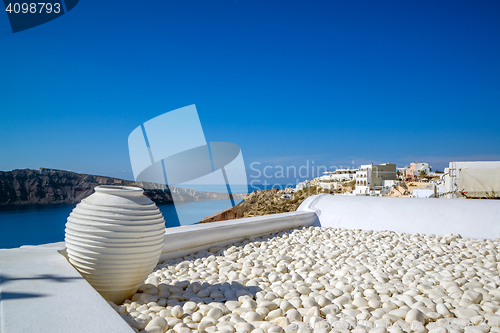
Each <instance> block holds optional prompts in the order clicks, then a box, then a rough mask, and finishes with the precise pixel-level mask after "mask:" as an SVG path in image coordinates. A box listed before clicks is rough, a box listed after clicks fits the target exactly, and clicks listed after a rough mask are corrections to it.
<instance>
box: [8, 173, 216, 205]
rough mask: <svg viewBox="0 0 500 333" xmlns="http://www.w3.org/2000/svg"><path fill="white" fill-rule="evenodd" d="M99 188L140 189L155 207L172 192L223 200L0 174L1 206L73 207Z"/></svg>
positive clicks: (156, 188) (62, 176) (74, 176)
mask: <svg viewBox="0 0 500 333" xmlns="http://www.w3.org/2000/svg"><path fill="white" fill-rule="evenodd" d="M99 185H121V186H137V187H141V188H143V189H144V194H145V195H146V196H147V197H148V198H150V199H151V200H153V202H155V203H156V204H167V203H172V192H174V193H177V194H179V197H180V198H181V200H182V201H185V202H189V201H200V200H221V199H225V195H224V194H222V193H211V192H202V191H194V190H189V189H183V188H178V187H168V186H166V185H162V184H154V183H145V182H133V181H129V180H123V179H118V178H112V177H104V176H94V175H87V174H80V173H75V172H70V171H63V170H53V169H44V168H40V170H30V169H22V170H13V171H0V205H3V206H8V205H33V204H74V203H77V202H80V201H81V200H82V199H84V198H86V197H88V196H89V195H91V194H92V193H93V192H94V187H96V186H99Z"/></svg>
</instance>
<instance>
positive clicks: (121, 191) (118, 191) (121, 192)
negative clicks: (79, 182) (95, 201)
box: [94, 185, 144, 197]
mask: <svg viewBox="0 0 500 333" xmlns="http://www.w3.org/2000/svg"><path fill="white" fill-rule="evenodd" d="M94 190H95V191H96V192H97V193H104V194H110V195H117V196H122V197H131V196H133V197H136V196H142V194H143V193H144V190H143V189H142V188H140V187H134V186H116V185H100V186H96V187H95V188H94Z"/></svg>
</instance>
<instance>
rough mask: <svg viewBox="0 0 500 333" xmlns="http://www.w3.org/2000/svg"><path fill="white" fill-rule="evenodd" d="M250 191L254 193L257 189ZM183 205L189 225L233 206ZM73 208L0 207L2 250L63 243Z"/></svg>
mask: <svg viewBox="0 0 500 333" xmlns="http://www.w3.org/2000/svg"><path fill="white" fill-rule="evenodd" d="M275 187H278V186H275ZM261 188H262V189H263V187H261ZM267 188H270V187H269V186H267ZM249 190H250V191H253V190H255V188H250V189H249ZM240 201H241V200H240ZM237 203H238V202H236V204H237ZM181 205H182V211H183V212H188V219H187V220H188V222H189V223H188V224H195V223H197V222H199V221H200V220H201V219H203V217H205V216H208V215H211V214H214V213H216V212H218V211H221V210H224V209H226V208H229V207H231V201H230V200H208V201H197V202H189V203H183V204H181ZM74 207H75V205H30V206H15V207H1V206H0V248H4V249H5V248H15V247H20V246H22V245H40V244H46V243H55V242H61V241H63V240H64V227H65V224H66V219H67V218H68V216H69V214H70V213H71V211H72V210H73V208H74ZM158 208H159V209H160V210H161V212H162V214H163V217H164V218H165V225H166V227H167V228H171V227H177V226H179V225H180V224H179V219H178V218H177V212H176V209H175V206H174V205H173V204H167V205H158ZM184 214H185V213H184ZM183 218H186V215H183Z"/></svg>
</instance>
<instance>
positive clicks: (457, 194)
mask: <svg viewBox="0 0 500 333" xmlns="http://www.w3.org/2000/svg"><path fill="white" fill-rule="evenodd" d="M499 168H500V161H476V162H450V163H449V166H448V168H445V169H444V171H433V170H432V166H430V165H429V164H428V163H425V162H418V161H417V162H413V163H410V164H409V165H405V166H404V167H401V168H398V167H396V164H394V163H382V164H373V163H371V164H366V165H361V166H360V167H359V168H353V169H351V168H345V169H337V170H335V171H326V172H324V174H323V176H320V177H317V178H314V179H312V180H306V181H303V182H300V183H298V184H297V186H296V187H295V189H292V188H289V189H286V190H285V193H284V194H283V198H284V199H287V198H291V194H292V193H294V192H296V191H300V190H304V189H306V188H307V187H310V186H317V187H320V188H322V189H324V190H327V191H329V192H330V193H331V194H341V195H356V196H388V197H410V198H448V199H450V198H461V197H464V198H485V199H493V198H498V197H500V171H499V170H500V169H499ZM332 192H334V193H332Z"/></svg>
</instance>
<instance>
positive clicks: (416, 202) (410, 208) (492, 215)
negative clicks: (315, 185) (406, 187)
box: [297, 194, 500, 239]
mask: <svg viewBox="0 0 500 333" xmlns="http://www.w3.org/2000/svg"><path fill="white" fill-rule="evenodd" d="M297 211H306V212H319V213H318V216H319V225H320V226H322V227H332V228H346V229H363V230H374V231H382V230H390V231H395V232H407V233H422V234H436V235H445V234H448V233H452V234H460V235H461V236H462V237H470V238H490V239H494V238H500V223H499V222H500V201H499V200H466V199H417V198H392V197H364V196H342V195H330V194H321V195H316V196H312V197H309V198H307V199H306V200H305V201H304V202H303V203H302V205H300V206H299V208H298V210H297Z"/></svg>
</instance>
